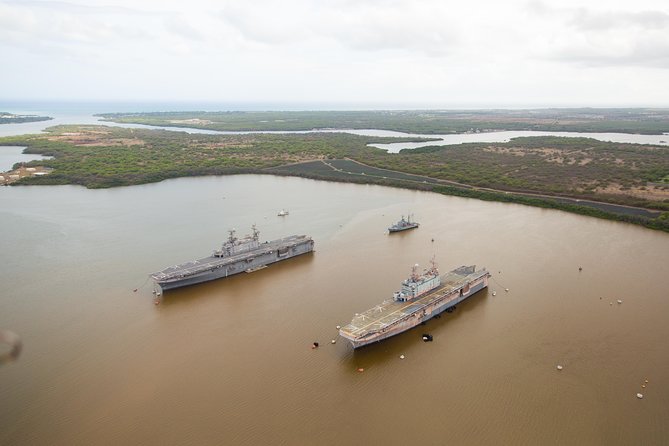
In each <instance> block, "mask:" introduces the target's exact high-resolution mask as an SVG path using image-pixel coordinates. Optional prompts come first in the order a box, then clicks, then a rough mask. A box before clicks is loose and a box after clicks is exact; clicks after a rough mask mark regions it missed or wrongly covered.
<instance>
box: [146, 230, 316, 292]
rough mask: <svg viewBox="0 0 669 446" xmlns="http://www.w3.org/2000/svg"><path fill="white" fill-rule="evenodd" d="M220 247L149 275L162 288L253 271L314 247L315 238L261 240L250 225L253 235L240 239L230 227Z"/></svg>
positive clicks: (304, 252) (291, 237) (168, 288)
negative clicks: (207, 253)
mask: <svg viewBox="0 0 669 446" xmlns="http://www.w3.org/2000/svg"><path fill="white" fill-rule="evenodd" d="M228 232H229V236H228V239H227V240H226V241H225V242H224V243H223V244H222V246H221V249H217V250H215V251H214V252H213V253H212V255H211V256H209V257H205V258H202V259H198V260H193V261H190V262H187V263H182V264H179V265H175V266H170V267H169V268H165V269H164V270H162V271H158V272H156V273H152V274H150V277H151V278H152V279H153V280H154V282H155V283H156V285H158V286H159V287H160V288H161V289H162V290H163V291H166V290H170V289H173V288H180V287H184V286H188V285H195V284H197V283H202V282H207V281H210V280H215V279H221V278H224V277H228V276H231V275H234V274H238V273H242V272H253V271H257V270H258V269H261V268H264V267H266V266H267V265H269V264H272V263H276V262H279V261H281V260H286V259H290V258H292V257H295V256H299V255H301V254H306V253H308V252H312V251H313V250H314V241H313V240H312V238H311V237H307V236H306V235H291V236H289V237H284V238H281V239H278V240H272V241H266V242H262V243H261V242H260V231H258V229H257V228H256V227H255V225H253V227H252V234H251V235H247V236H245V237H243V238H241V239H239V238H237V237H236V235H235V230H234V229H233V230H230V231H228Z"/></svg>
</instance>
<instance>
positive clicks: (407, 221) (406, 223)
mask: <svg viewBox="0 0 669 446" xmlns="http://www.w3.org/2000/svg"><path fill="white" fill-rule="evenodd" d="M418 226H420V224H419V223H416V222H415V221H411V214H409V215H407V218H404V215H402V218H401V219H400V221H398V222H397V223H395V224H394V225H392V226H390V227H388V232H390V233H392V232H400V231H406V230H407V229H413V228H417V227H418Z"/></svg>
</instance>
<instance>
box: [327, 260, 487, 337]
mask: <svg viewBox="0 0 669 446" xmlns="http://www.w3.org/2000/svg"><path fill="white" fill-rule="evenodd" d="M431 263H432V266H431V267H430V268H429V269H426V270H424V271H423V272H422V273H419V272H418V265H415V266H414V267H413V269H412V271H411V275H410V276H409V278H408V279H406V280H404V281H403V282H402V287H401V289H400V290H399V291H396V292H395V293H394V294H393V297H392V299H388V300H386V301H384V302H382V303H381V304H379V305H377V306H375V307H374V308H371V309H369V310H367V311H365V312H363V313H356V315H355V317H354V318H353V320H352V321H351V323H350V324H348V325H346V326H344V327H342V328H341V329H340V330H339V335H340V336H342V337H343V338H346V339H348V340H349V341H350V342H351V345H353V348H354V349H355V348H359V347H362V346H365V345H368V344H372V343H374V342H379V341H382V340H383V339H386V338H389V337H391V336H395V335H397V334H400V333H402V332H404V331H407V330H409V329H410V328H413V327H415V326H416V325H418V324H420V323H421V322H424V321H427V320H428V319H431V318H432V317H434V316H436V315H437V314H439V313H441V312H442V311H445V310H447V309H449V308H451V307H453V306H454V305H456V304H458V303H460V302H462V301H463V300H465V299H466V298H468V297H469V296H471V295H472V294H475V293H476V292H478V291H480V290H482V289H483V288H486V287H487V286H488V278H489V277H490V273H489V272H488V271H487V270H486V269H485V268H482V269H479V270H478V271H477V270H476V266H475V265H472V266H461V267H459V268H456V269H454V270H453V271H450V272H449V273H447V274H444V275H443V276H439V270H438V269H437V265H436V264H435V263H434V260H433V261H432V262H431Z"/></svg>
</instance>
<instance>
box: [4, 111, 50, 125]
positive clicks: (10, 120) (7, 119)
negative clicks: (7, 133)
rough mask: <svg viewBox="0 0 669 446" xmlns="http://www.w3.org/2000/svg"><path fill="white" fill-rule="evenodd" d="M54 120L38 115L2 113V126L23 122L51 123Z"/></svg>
mask: <svg viewBox="0 0 669 446" xmlns="http://www.w3.org/2000/svg"><path fill="white" fill-rule="evenodd" d="M51 119H53V118H51V117H49V116H37V115H17V114H14V113H8V112H3V111H0V124H20V123H22V122H37V121H49V120H51Z"/></svg>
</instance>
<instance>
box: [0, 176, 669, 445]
mask: <svg viewBox="0 0 669 446" xmlns="http://www.w3.org/2000/svg"><path fill="white" fill-rule="evenodd" d="M282 208H286V209H288V210H289V211H290V215H289V216H288V217H284V218H281V217H277V216H276V213H277V212H278V211H279V210H280V209H282ZM407 212H411V213H413V214H414V216H415V219H416V220H417V221H419V222H420V223H421V227H420V228H419V229H417V230H413V231H407V232H405V233H399V234H393V235H392V236H391V235H388V234H387V233H386V232H385V228H386V227H387V226H388V225H390V224H391V223H393V222H395V221H396V220H398V219H399V218H400V216H401V215H402V214H406V213H407ZM0 219H1V221H2V231H0V247H1V248H2V258H3V262H2V268H1V269H0V283H1V287H2V288H1V289H0V328H4V329H10V330H12V331H14V332H16V333H18V334H19V335H20V336H21V337H22V340H23V351H22V354H21V356H20V357H19V358H18V360H17V361H15V362H12V363H9V364H4V365H2V366H0V401H1V402H2V403H1V404H0V444H3V445H23V444H40V445H41V444H49V445H73V444H103V445H107V444H108V445H119V444H142V445H170V444H173V445H186V444H193V445H202V444H225V445H277V444H284V445H315V444H318V445H335V444H337V445H339V444H387V445H397V444H424V445H443V444H457V445H468V444H472V445H481V444H514V445H537V444H561V445H573V444H601V445H629V444H668V443H669V423H667V420H669V347H668V346H667V340H668V339H669V286H668V282H667V279H668V277H669V235H667V234H666V233H661V232H655V231H651V230H648V229H644V228H640V227H636V226H632V225H627V224H622V223H616V222H609V221H603V220H597V219H592V218H587V217H583V216H578V215H572V214H568V213H563V212H559V211H553V210H541V209H535V208H530V207H523V206H519V205H512V204H501V203H489V202H483V201H477V200H471V199H463V198H456V197H446V196H440V195H436V194H431V193H425V192H417V191H408V190H400V189H392V188H384V187H378V186H361V185H351V184H338V183H326V182H318V181H312V180H305V179H296V178H281V177H271V176H231V177H221V178H217V177H207V178H196V179H178V180H170V181H165V182H162V183H159V184H151V185H145V186H134V187H127V188H117V189H108V190H85V189H83V188H79V187H72V186H63V187H7V188H0ZM253 223H256V224H257V225H258V227H259V229H260V230H261V238H262V239H273V238H278V237H281V236H284V235H289V234H308V235H311V236H313V238H314V239H315V241H316V252H315V253H313V254H310V255H306V256H302V257H300V258H297V259H293V260H290V261H287V262H282V263H280V264H277V265H273V266H271V267H269V268H266V269H263V270H261V271H258V272H255V273H252V274H244V275H238V276H234V277H232V278H229V279H225V280H221V281H216V282H211V283H207V284H203V285H200V286H196V287H191V288H186V289H181V290H177V291H174V292H168V293H167V294H166V295H165V296H163V300H162V303H161V304H160V305H154V304H153V295H152V293H151V290H152V287H151V285H150V284H149V283H147V281H146V277H147V274H148V273H150V272H153V271H156V270H159V269H162V268H164V267H166V266H169V265H173V264H176V263H180V262H183V261H187V260H190V259H194V258H199V257H202V256H204V255H207V254H209V253H210V252H211V251H212V250H213V249H215V248H217V247H218V245H219V244H220V242H221V241H222V240H223V239H224V238H225V237H226V231H227V229H229V228H232V227H234V228H237V229H238V231H239V232H241V233H244V232H247V231H248V229H249V228H250V226H251V225H252V224H253ZM432 255H435V256H436V259H437V261H438V262H439V265H440V268H441V269H442V271H444V272H445V271H447V270H449V269H452V268H454V267H457V266H460V265H463V264H477V265H478V266H485V267H487V268H488V269H489V270H490V271H491V273H492V279H491V281H490V288H489V289H488V290H484V291H482V292H480V293H478V294H477V295H475V296H473V297H472V298H470V299H469V300H468V301H466V302H464V303H463V304H461V305H458V307H457V310H456V311H455V312H453V313H452V314H444V315H443V316H442V317H441V318H439V319H433V320H431V321H429V322H428V323H427V324H426V325H425V326H421V327H418V328H416V329H414V330H411V331H409V332H406V333H404V334H402V335H400V336H396V337H394V338H392V339H390V340H388V341H385V342H383V343H380V344H376V345H373V346H370V347H367V348H364V349H361V350H358V351H355V352H353V351H352V349H351V348H350V346H349V345H348V344H347V343H346V342H344V340H343V339H338V340H337V343H336V344H334V345H333V344H331V343H330V341H331V339H334V338H336V335H337V330H336V328H335V327H336V326H337V325H344V324H345V323H347V322H348V321H350V319H351V317H352V316H353V315H354V314H355V313H356V312H359V311H362V310H365V309H367V308H369V307H371V306H373V305H375V304H376V303H379V302H381V301H382V300H383V299H385V298H386V297H388V296H390V295H391V293H392V292H393V291H394V290H395V289H397V288H398V284H399V282H400V281H401V280H402V279H404V277H405V276H406V275H407V273H408V272H409V269H410V267H411V265H413V264H414V263H421V264H426V263H427V262H428V260H429V259H430V258H431V257H432ZM579 267H582V271H579ZM135 288H138V291H137V292H134V291H133V290H134V289H135ZM505 288H508V289H509V291H508V292H505V291H504V289H505ZM493 291H495V292H496V296H493V295H492V292H493ZM617 300H621V301H622V303H621V304H618V303H617ZM422 333H430V334H432V336H433V337H434V341H433V342H431V343H424V342H422V341H421V334H422ZM314 341H318V342H319V343H320V348H318V349H315V350H312V349H311V348H310V347H311V344H312V342H314ZM2 348H3V346H0V349H2ZM0 353H2V351H0ZM400 355H404V357H405V359H403V360H402V359H399V357H400ZM558 364H559V365H562V366H563V369H562V370H561V371H558V370H557V369H556V366H557V365H558ZM359 368H362V369H364V371H363V372H359V371H358V369H359ZM645 380H648V383H647V384H646V387H645V388H642V387H641V386H642V384H644V383H645ZM638 392H640V393H643V395H644V398H643V399H637V397H636V394H637V393H638Z"/></svg>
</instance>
